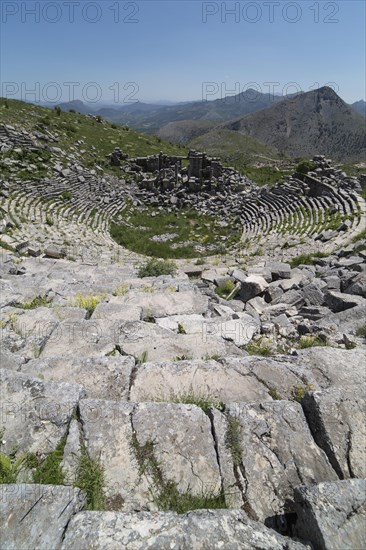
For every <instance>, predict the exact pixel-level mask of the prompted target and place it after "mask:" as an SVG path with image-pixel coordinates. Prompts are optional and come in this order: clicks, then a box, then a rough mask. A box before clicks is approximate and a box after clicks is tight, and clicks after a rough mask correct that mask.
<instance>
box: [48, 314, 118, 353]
mask: <svg viewBox="0 0 366 550" xmlns="http://www.w3.org/2000/svg"><path fill="white" fill-rule="evenodd" d="M117 339H118V333H117V334H115V333H114V332H112V333H110V332H109V331H108V330H107V329H106V328H105V327H104V330H103V324H102V323H99V322H98V321H92V320H88V321H69V320H67V321H62V322H61V323H59V325H58V326H57V328H56V330H54V331H53V332H52V336H51V337H50V338H49V339H48V340H47V342H46V344H45V346H44V349H43V351H42V354H41V357H42V359H48V358H49V357H54V356H58V357H59V356H62V355H64V356H69V357H71V356H75V355H85V356H86V357H93V356H99V355H107V354H109V353H111V352H112V351H114V349H115V344H116V341H117Z"/></svg>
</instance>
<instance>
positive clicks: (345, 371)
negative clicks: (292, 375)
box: [295, 346, 366, 389]
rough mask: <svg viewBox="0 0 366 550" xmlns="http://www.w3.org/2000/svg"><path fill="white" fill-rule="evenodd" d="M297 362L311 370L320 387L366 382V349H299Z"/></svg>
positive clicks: (328, 347) (344, 385)
mask: <svg viewBox="0 0 366 550" xmlns="http://www.w3.org/2000/svg"><path fill="white" fill-rule="evenodd" d="M295 363H296V364H298V365H299V366H302V367H305V368H306V369H307V370H309V371H310V372H311V374H312V375H313V377H314V378H315V380H316V382H317V384H319V386H320V388H324V389H326V388H329V387H330V386H339V387H342V388H344V387H346V386H351V385H358V384H359V385H360V386H362V385H364V384H365V383H366V369H365V365H366V350H365V349H362V348H355V349H350V350H345V349H337V348H331V347H330V346H326V347H313V348H309V349H303V350H299V351H298V352H297V358H296V359H295Z"/></svg>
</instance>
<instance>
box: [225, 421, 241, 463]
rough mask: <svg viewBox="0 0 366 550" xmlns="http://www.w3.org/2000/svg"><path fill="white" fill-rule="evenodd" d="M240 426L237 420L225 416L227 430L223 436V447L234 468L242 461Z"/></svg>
mask: <svg viewBox="0 0 366 550" xmlns="http://www.w3.org/2000/svg"><path fill="white" fill-rule="evenodd" d="M241 439H242V426H241V424H240V420H239V418H236V417H235V416H232V415H228V416H227V428H226V436H225V445H226V448H227V449H228V450H229V452H230V454H231V458H232V459H233V463H234V466H238V465H239V464H240V462H241V460H242V458H241V457H242V454H243V447H242V441H241Z"/></svg>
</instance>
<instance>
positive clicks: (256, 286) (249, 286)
mask: <svg viewBox="0 0 366 550" xmlns="http://www.w3.org/2000/svg"><path fill="white" fill-rule="evenodd" d="M268 286H269V285H268V283H267V281H266V280H265V279H264V278H263V277H261V276H260V275H249V277H246V279H245V281H242V282H241V289H240V298H241V299H242V300H243V302H247V301H248V300H251V299H252V298H255V296H258V295H259V294H262V292H265V291H266V290H267V288H268Z"/></svg>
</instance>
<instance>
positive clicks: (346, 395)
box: [302, 386, 366, 479]
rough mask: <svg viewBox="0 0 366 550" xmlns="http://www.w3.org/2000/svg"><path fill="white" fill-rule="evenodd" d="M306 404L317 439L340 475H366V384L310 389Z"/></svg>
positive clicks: (303, 403)
mask: <svg viewBox="0 0 366 550" xmlns="http://www.w3.org/2000/svg"><path fill="white" fill-rule="evenodd" d="M302 406H303V408H304V411H305V414H306V417H307V420H308V423H309V426H310V429H311V431H312V433H313V436H314V439H315V441H316V443H317V444H318V445H319V447H321V448H322V449H324V451H325V452H326V454H327V456H328V458H329V461H330V463H331V464H332V466H333V468H334V469H335V471H336V472H337V473H338V475H339V477H340V478H341V479H344V478H350V477H360V478H361V477H366V425H365V390H364V387H362V386H361V387H360V386H348V387H346V388H341V387H334V388H329V389H327V390H323V391H317V392H310V393H308V394H306V395H305V397H304V399H303V400H302Z"/></svg>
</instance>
